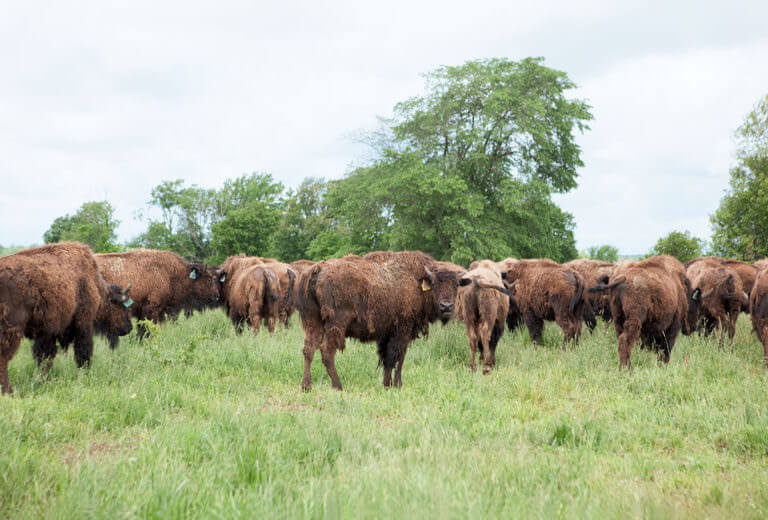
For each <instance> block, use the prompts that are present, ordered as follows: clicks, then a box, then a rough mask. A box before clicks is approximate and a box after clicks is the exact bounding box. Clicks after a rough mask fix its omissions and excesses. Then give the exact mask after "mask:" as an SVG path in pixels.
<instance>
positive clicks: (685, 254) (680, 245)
mask: <svg viewBox="0 0 768 520" xmlns="http://www.w3.org/2000/svg"><path fill="white" fill-rule="evenodd" d="M704 244H705V243H704V240H702V239H700V238H697V237H695V236H693V235H692V234H691V233H690V232H689V231H685V232H681V231H672V232H671V233H669V234H668V235H666V236H663V237H661V238H660V239H659V240H657V241H656V244H655V245H654V246H653V249H651V253H650V254H651V255H670V256H674V257H675V258H677V259H678V260H680V261H681V262H687V261H688V260H690V259H692V258H696V257H698V256H701V255H702V254H704Z"/></svg>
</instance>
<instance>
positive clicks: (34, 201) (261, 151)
mask: <svg viewBox="0 0 768 520" xmlns="http://www.w3.org/2000/svg"><path fill="white" fill-rule="evenodd" d="M108 4H111V5H108ZM369 4H370V5H369ZM623 4H629V3H628V2H616V1H609V2H578V1H574V0H565V1H537V2H525V3H523V2H510V1H508V0H507V1H504V0H499V1H477V0H476V1H473V2H460V3H455V4H451V3H448V2H445V1H440V2H418V1H414V0H411V1H407V2H404V1H388V2H376V3H375V5H374V3H371V2H361V1H349V2H346V1H345V2H328V3H324V2H287V1H281V2H227V1H218V2H197V1H189V0H187V1H184V2H170V1H167V2H158V1H156V0H155V1H137V0H132V1H130V2H125V3H110V2H105V1H98V2H64V1H61V2H34V1H24V2H2V4H0V74H1V76H0V77H1V78H2V79H1V80H0V181H1V182H0V244H4V245H8V244H30V243H35V242H37V243H39V242H41V241H42V234H43V232H44V231H45V230H46V229H47V228H48V226H49V225H50V223H51V222H52V221H53V219H54V218H56V217H57V216H61V215H63V214H65V213H71V212H73V211H74V210H76V209H77V207H78V206H80V204H82V203H83V202H85V201H88V200H101V199H105V198H106V199H108V200H110V201H111V202H112V204H113V205H114V206H115V207H116V209H117V214H118V218H119V219H120V220H121V221H122V225H121V226H120V229H119V234H120V239H121V240H126V239H129V238H131V237H133V236H135V235H136V234H138V233H139V232H140V231H142V230H143V228H144V227H145V225H144V223H142V222H140V221H137V220H136V219H135V218H134V212H135V211H136V210H138V209H141V208H143V207H144V204H145V202H146V201H147V199H148V198H149V192H150V190H151V188H152V187H153V186H155V185H156V184H158V183H159V182H161V181H162V180H165V179H176V178H183V179H186V180H187V181H188V183H196V184H198V185H201V186H206V187H213V186H219V185H220V184H221V183H222V182H223V181H224V179H226V178H228V177H235V176H238V175H241V174H243V173H247V172H252V171H266V172H270V173H272V174H273V175H274V176H275V177H276V178H277V179H279V180H280V181H282V182H283V183H285V184H286V185H290V186H295V185H298V184H299V182H300V181H301V179H303V178H304V177H307V176H322V177H329V178H336V177H340V176H341V175H343V174H344V172H345V171H346V170H347V169H348V168H349V166H350V164H352V163H354V162H356V161H359V160H360V159H361V158H362V157H364V155H365V153H366V151H365V150H364V149H362V148H361V147H360V146H359V145H356V144H355V143H354V142H353V140H352V139H351V137H350V136H351V135H353V134H355V133H356V132H359V131H365V130H368V129H373V128H375V126H376V116H377V115H388V114H389V113H390V110H391V108H392V106H393V105H394V104H395V103H396V102H398V101H401V100H403V99H405V98H407V97H409V96H412V95H416V94H419V93H421V92H422V88H423V79H422V77H421V76H420V74H422V73H423V72H426V71H428V70H431V69H433V68H435V67H437V66H439V65H443V64H445V65H455V64H460V63H462V62H464V61H466V60H468V59H475V58H483V57H508V58H511V59H515V60H517V59H521V58H524V57H526V56H543V57H545V58H546V62H545V64H546V65H548V66H551V67H555V68H558V69H561V70H564V71H566V72H567V73H568V74H569V75H570V77H571V78H572V79H573V80H574V81H575V82H576V83H578V84H579V86H580V88H579V90H578V91H577V92H575V96H578V97H581V98H585V99H587V100H588V101H589V102H590V103H591V104H592V106H593V113H594V116H595V119H594V121H593V122H592V125H591V126H592V130H591V131H590V132H588V133H587V134H585V135H584V136H583V137H581V138H580V139H579V141H580V143H581V145H582V147H583V152H584V153H583V158H584V162H585V167H584V168H582V169H581V170H580V172H579V173H580V179H579V187H578V188H577V189H576V190H574V191H573V192H571V193H569V194H567V195H564V196H560V197H557V201H558V203H559V204H560V205H561V206H562V207H563V208H564V209H566V210H567V211H570V212H571V213H573V214H574V215H575V218H576V222H577V228H576V238H577V241H578V246H579V248H580V249H584V248H586V247H588V246H591V245H596V244H603V243H610V244H614V245H616V246H618V247H619V249H620V251H621V252H622V253H639V252H645V251H647V250H648V249H649V248H650V247H651V246H652V245H653V243H654V242H655V240H656V239H657V238H658V237H659V236H660V235H662V234H665V233H667V232H669V231H671V230H674V229H677V230H684V229H687V230H690V231H691V232H693V233H694V234H696V235H698V236H700V237H703V238H709V234H710V230H709V214H711V213H712V212H713V211H714V210H715V208H716V207H717V203H718V201H719V199H720V197H721V196H722V192H723V190H724V189H725V188H726V187H727V181H728V168H729V166H730V165H731V164H732V162H733V141H732V135H733V131H734V129H735V128H736V127H737V126H738V124H739V123H740V121H741V120H742V118H743V117H744V115H745V114H746V113H747V112H748V111H749V110H750V109H751V107H752V106H753V104H754V103H755V102H756V101H757V100H758V98H759V97H760V96H762V95H764V94H766V93H768V24H766V20H768V2H766V1H764V0H763V1H752V2H739V1H730V2H723V1H716V2H714V1H712V2H710V1H702V0H699V1H695V2H672V1H671V0H667V1H660V2H636V3H635V2H633V4H637V5H638V7H631V6H628V5H627V6H625V5H623ZM640 4H644V5H645V7H642V8H641V7H639V5H640Z"/></svg>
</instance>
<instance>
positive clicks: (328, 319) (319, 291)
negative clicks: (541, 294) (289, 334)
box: [298, 252, 457, 390]
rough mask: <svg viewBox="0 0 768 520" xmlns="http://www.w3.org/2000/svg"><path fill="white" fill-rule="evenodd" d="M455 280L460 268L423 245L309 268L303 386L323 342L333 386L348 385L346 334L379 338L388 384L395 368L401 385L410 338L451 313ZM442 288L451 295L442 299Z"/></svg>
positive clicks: (302, 304)
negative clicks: (341, 363)
mask: <svg viewBox="0 0 768 520" xmlns="http://www.w3.org/2000/svg"><path fill="white" fill-rule="evenodd" d="M379 262H380V263H379ZM444 285H449V286H450V290H443V288H442V286H444ZM456 287H457V280H456V274H455V273H453V272H448V271H442V270H439V269H438V267H437V265H435V262H434V260H431V257H429V256H428V255H425V254H423V253H420V252H403V253H390V254H388V255H378V262H374V261H367V260H357V259H352V260H347V259H336V260H328V261H325V262H319V263H318V264H316V265H315V266H314V267H312V269H310V270H308V271H305V272H304V273H302V275H301V277H300V278H299V299H298V309H299V313H300V315H301V324H302V327H303V328H304V334H305V337H304V378H303V380H302V387H303V388H304V390H309V389H310V388H311V387H312V378H311V373H310V368H311V366H312V359H313V358H314V355H315V351H316V350H317V349H320V352H321V354H322V359H323V364H324V365H325V369H326V371H327V372H328V376H329V377H330V379H331V384H332V385H333V388H336V389H339V390H341V380H340V379H339V376H338V373H337V372H336V363H335V356H336V352H337V351H339V350H344V348H345V346H346V344H345V338H357V339H358V340H360V341H363V342H369V341H375V342H376V343H377V344H378V354H379V360H380V362H381V364H382V365H383V366H384V377H383V384H384V386H390V385H391V384H392V383H393V381H392V369H393V368H394V369H395V377H394V385H395V386H401V384H402V375H401V374H402V368H403V362H404V360H405V354H406V352H407V349H408V345H409V344H410V342H411V341H412V340H413V339H415V338H416V337H418V336H419V334H424V335H426V334H427V333H428V332H429V324H430V322H434V321H435V320H437V319H439V318H446V319H447V318H450V315H451V313H452V312H453V307H454V300H455V294H456ZM441 294H446V295H448V297H449V298H450V299H447V300H442V299H441V298H442V297H441V296H440V295H441ZM450 295H453V296H452V297H451V296H450Z"/></svg>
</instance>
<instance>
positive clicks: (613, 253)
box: [586, 244, 619, 262]
mask: <svg viewBox="0 0 768 520" xmlns="http://www.w3.org/2000/svg"><path fill="white" fill-rule="evenodd" d="M586 256H587V258H590V259H592V260H600V261H601V262H617V261H618V260H619V249H618V248H617V247H614V246H611V245H608V244H604V245H602V246H592V247H590V248H589V249H587V255H586Z"/></svg>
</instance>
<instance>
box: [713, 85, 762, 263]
mask: <svg viewBox="0 0 768 520" xmlns="http://www.w3.org/2000/svg"><path fill="white" fill-rule="evenodd" d="M736 140H737V152H736V165H735V166H734V167H733V168H731V171H730V175H731V178H730V181H729V184H730V190H728V191H726V193H725V195H724V196H723V198H722V199H721V200H720V206H719V207H718V208H717V210H716V211H715V213H714V214H713V215H712V216H711V217H710V220H711V222H712V229H713V233H712V249H713V252H714V253H715V254H718V255H722V256H727V257H734V258H741V259H743V260H747V261H753V260H757V259H760V258H764V257H766V256H768V213H766V211H765V208H766V207H768V95H766V96H765V97H764V98H763V99H762V100H760V102H759V103H758V104H757V105H755V107H754V109H753V110H752V111H751V112H750V113H749V114H747V116H746V118H745V120H744V122H743V123H742V125H741V126H739V128H738V129H737V130H736Z"/></svg>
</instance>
